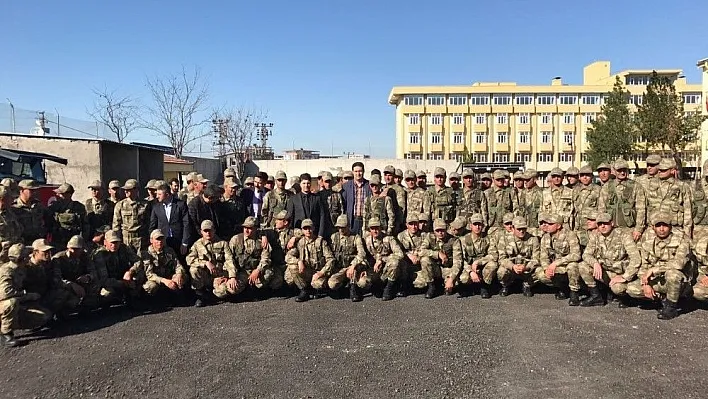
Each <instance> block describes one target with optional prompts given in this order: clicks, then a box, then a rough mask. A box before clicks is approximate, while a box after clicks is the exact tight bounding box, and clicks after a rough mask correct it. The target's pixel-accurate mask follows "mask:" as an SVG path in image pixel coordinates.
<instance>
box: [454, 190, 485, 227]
mask: <svg viewBox="0 0 708 399" xmlns="http://www.w3.org/2000/svg"><path fill="white" fill-rule="evenodd" d="M487 212H488V208H487V197H486V196H485V195H484V192H483V191H482V190H481V189H480V188H478V187H475V188H467V187H464V188H463V189H462V194H461V195H460V202H459V205H458V207H457V216H462V217H465V218H468V217H470V216H472V215H474V214H475V213H479V214H481V215H482V219H483V220H484V223H485V224H486V223H487Z"/></svg>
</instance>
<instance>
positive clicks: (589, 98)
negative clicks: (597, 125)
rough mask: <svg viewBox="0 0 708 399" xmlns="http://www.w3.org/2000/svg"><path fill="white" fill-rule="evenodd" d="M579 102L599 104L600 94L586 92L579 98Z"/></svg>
mask: <svg viewBox="0 0 708 399" xmlns="http://www.w3.org/2000/svg"><path fill="white" fill-rule="evenodd" d="M580 102H581V103H582V104H583V105H597V104H600V96H598V95H595V94H586V95H584V96H582V97H581V98H580Z"/></svg>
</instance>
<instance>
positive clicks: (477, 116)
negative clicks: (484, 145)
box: [474, 114, 487, 125]
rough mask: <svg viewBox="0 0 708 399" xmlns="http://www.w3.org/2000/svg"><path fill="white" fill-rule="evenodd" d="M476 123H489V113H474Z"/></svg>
mask: <svg viewBox="0 0 708 399" xmlns="http://www.w3.org/2000/svg"><path fill="white" fill-rule="evenodd" d="M474 123H475V124H477V125H485V124H487V115H485V114H474Z"/></svg>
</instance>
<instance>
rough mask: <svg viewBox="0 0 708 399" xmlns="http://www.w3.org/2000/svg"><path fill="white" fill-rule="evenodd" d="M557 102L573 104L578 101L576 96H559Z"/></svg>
mask: <svg viewBox="0 0 708 399" xmlns="http://www.w3.org/2000/svg"><path fill="white" fill-rule="evenodd" d="M558 102H559V103H560V104H561V105H575V104H577V103H578V96H560V97H558Z"/></svg>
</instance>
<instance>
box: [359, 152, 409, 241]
mask: <svg viewBox="0 0 708 399" xmlns="http://www.w3.org/2000/svg"><path fill="white" fill-rule="evenodd" d="M395 175H396V169H395V168H394V167H393V166H391V165H387V166H386V167H385V168H384V171H383V178H384V183H385V185H384V187H383V189H384V190H383V191H384V195H388V196H389V197H391V202H392V204H393V211H394V212H395V214H396V224H395V225H394V226H393V231H391V232H390V233H388V234H389V235H390V234H398V232H400V231H403V230H404V229H405V228H406V227H405V225H404V224H405V220H406V211H407V204H408V198H407V193H406V190H405V189H404V188H403V186H401V185H400V184H398V183H396V182H395V180H394V177H395ZM364 220H366V217H365V218H364Z"/></svg>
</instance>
